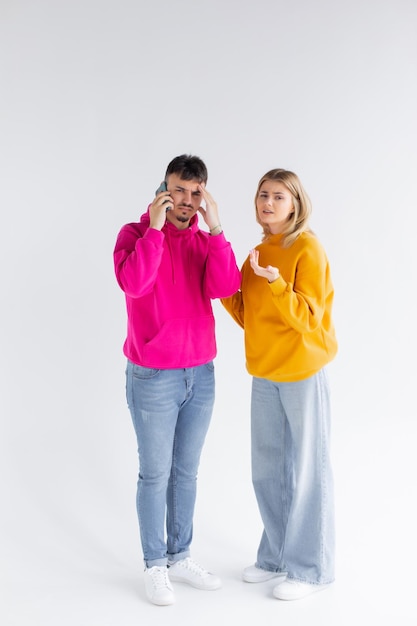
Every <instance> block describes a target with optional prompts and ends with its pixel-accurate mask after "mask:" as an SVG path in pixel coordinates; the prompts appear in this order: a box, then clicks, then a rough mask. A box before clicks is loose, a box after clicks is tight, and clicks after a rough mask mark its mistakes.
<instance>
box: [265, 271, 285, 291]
mask: <svg viewBox="0 0 417 626" xmlns="http://www.w3.org/2000/svg"><path fill="white" fill-rule="evenodd" d="M268 285H269V287H270V288H271V291H272V293H273V295H274V296H280V295H282V294H283V293H284V291H285V290H286V289H287V283H286V282H285V280H284V279H283V278H282V276H281V274H280V275H279V276H278V278H277V279H276V280H274V282H273V283H268Z"/></svg>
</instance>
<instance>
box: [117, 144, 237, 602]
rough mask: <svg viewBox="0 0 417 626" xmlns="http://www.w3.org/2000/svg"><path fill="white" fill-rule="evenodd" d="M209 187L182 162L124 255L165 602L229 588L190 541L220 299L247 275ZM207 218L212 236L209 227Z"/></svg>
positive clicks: (128, 350) (146, 505)
mask: <svg viewBox="0 0 417 626" xmlns="http://www.w3.org/2000/svg"><path fill="white" fill-rule="evenodd" d="M206 182H207V169H206V166H205V164H204V163H203V161H202V160H201V159H200V158H198V157H196V156H190V155H181V156H178V157H176V158H174V159H173V160H172V161H171V162H170V163H169V165H168V167H167V170H166V174H165V180H164V183H163V184H162V185H161V188H162V189H163V190H162V191H159V190H158V192H157V195H156V197H155V199H154V201H153V202H152V204H150V205H149V207H148V210H147V212H146V213H144V214H143V215H142V217H141V220H140V222H139V223H133V224H127V225H125V226H124V227H123V228H122V229H121V231H120V233H119V235H118V238H117V242H116V246H115V250H114V265H115V273H116V277H117V281H118V283H119V285H120V287H121V288H122V290H123V291H124V293H125V297H126V307H127V318H128V329H127V338H126V341H125V343H124V348H123V351H124V354H125V356H126V357H127V369H126V394H127V401H128V406H129V409H130V412H131V415H132V419H133V424H134V427H135V431H136V436H137V441H138V452H139V479H138V489H137V512H138V518H139V527H140V536H141V544H142V550H143V556H144V562H145V588H146V593H147V597H148V599H149V600H150V601H151V602H153V603H154V604H158V605H167V604H172V603H173V602H174V600H175V598H174V592H173V588H172V585H171V582H172V581H180V582H186V583H188V584H190V585H192V586H193V587H196V588H199V589H206V590H213V589H218V588H219V587H220V586H221V581H220V579H219V578H218V577H217V576H215V575H214V574H211V573H210V572H208V571H206V570H205V569H204V568H202V567H201V566H200V565H199V564H197V563H196V562H195V561H193V560H192V559H191V556H190V544H191V540H192V532H193V515H194V505H195V498H196V480H197V470H198V465H199V461H200V455H201V451H202V447H203V444H204V439H205V436H206V433H207V430H208V427H209V423H210V419H211V415H212V409H213V403H214V366H213V359H214V357H215V356H216V340H215V332H214V316H213V310H212V304H211V300H212V299H214V298H224V297H227V296H230V295H232V294H233V293H235V292H236V291H237V290H238V288H239V286H240V272H239V269H238V267H237V265H236V260H235V256H234V253H233V251H232V248H231V246H230V244H229V243H228V242H227V241H226V239H225V237H224V234H223V231H222V227H221V224H220V220H219V216H218V209H217V205H216V203H215V202H214V200H213V198H212V196H211V195H210V194H209V193H208V191H207V190H206ZM202 200H203V201H204V204H205V208H204V207H203V206H202V205H201V202H202ZM197 213H200V215H201V216H202V217H203V219H204V222H205V223H206V225H207V228H208V232H206V231H203V230H200V229H199V226H198V215H197ZM165 529H166V539H165Z"/></svg>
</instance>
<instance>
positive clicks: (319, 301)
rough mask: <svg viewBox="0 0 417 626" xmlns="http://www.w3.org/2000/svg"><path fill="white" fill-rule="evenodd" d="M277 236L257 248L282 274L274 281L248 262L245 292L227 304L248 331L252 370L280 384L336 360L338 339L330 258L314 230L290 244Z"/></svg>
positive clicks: (261, 259) (248, 361) (263, 263)
mask: <svg viewBox="0 0 417 626" xmlns="http://www.w3.org/2000/svg"><path fill="white" fill-rule="evenodd" d="M281 237H282V236H281V235H273V236H271V237H270V238H269V239H268V240H267V241H265V242H264V243H261V244H260V245H258V246H257V247H256V249H257V250H259V265H261V266H262V267H266V266H267V265H272V266H273V267H277V268H278V269H279V272H280V276H279V278H278V279H277V280H276V281H274V282H273V283H268V281H267V280H266V279H265V278H262V277H261V276H257V275H256V274H255V273H254V271H253V270H252V268H251V266H250V264H249V257H248V258H247V259H246V261H245V262H244V264H243V266H242V284H241V290H240V291H238V292H237V293H235V294H234V295H233V296H231V297H230V298H224V299H222V304H223V305H224V307H225V308H226V310H227V311H228V312H229V313H230V315H231V316H232V317H233V319H234V320H235V321H236V322H237V323H238V324H239V325H240V326H241V327H242V328H243V329H244V334H245V353H246V368H247V370H248V372H249V374H251V375H252V376H256V377H257V378H267V379H268V380H273V381H275V382H294V381H297V380H303V379H304V378H308V377H309V376H312V375H313V374H315V373H316V372H318V371H319V370H320V369H321V368H322V367H323V366H324V365H326V364H327V363H328V362H329V361H331V360H332V359H333V357H334V356H335V354H336V352H337V341H336V336H335V332H334V327H333V322H332V316H331V312H332V302H333V285H332V280H331V277H330V269H329V262H328V260H327V256H326V253H325V251H324V249H323V247H322V245H321V244H320V242H319V240H318V239H317V238H316V237H315V235H314V234H313V233H309V232H307V233H303V234H301V235H300V236H299V237H298V238H297V239H296V241H295V242H294V243H293V244H292V245H291V246H290V247H289V248H282V247H281V246H280V241H281Z"/></svg>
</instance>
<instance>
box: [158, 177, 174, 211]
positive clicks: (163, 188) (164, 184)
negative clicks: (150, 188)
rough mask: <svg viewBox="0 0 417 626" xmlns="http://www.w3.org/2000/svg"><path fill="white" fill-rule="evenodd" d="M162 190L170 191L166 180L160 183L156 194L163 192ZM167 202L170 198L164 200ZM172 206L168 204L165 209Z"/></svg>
mask: <svg viewBox="0 0 417 626" xmlns="http://www.w3.org/2000/svg"><path fill="white" fill-rule="evenodd" d="M161 191H168V189H167V184H166V182H165V181H162V183H161V184H160V185H159V187H158V189H157V190H156V191H155V195H156V196H157V195H158V193H161ZM166 202H169V200H165V201H164V204H165V203H166ZM170 208H171V207H170V206H167V208H166V209H165V211H169V210H170Z"/></svg>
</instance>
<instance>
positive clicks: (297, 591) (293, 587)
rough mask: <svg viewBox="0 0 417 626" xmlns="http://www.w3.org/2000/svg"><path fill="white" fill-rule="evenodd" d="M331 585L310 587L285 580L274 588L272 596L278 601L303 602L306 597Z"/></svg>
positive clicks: (298, 582)
mask: <svg viewBox="0 0 417 626" xmlns="http://www.w3.org/2000/svg"><path fill="white" fill-rule="evenodd" d="M327 587H329V585H310V584H309V583H302V582H300V581H299V580H289V579H288V578H287V580H284V581H283V582H282V583H280V584H278V585H277V586H276V587H274V589H273V591H272V594H273V595H274V597H275V598H278V600H301V599H302V598H305V597H306V596H309V595H310V594H312V593H316V592H317V591H322V590H323V589H327Z"/></svg>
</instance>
